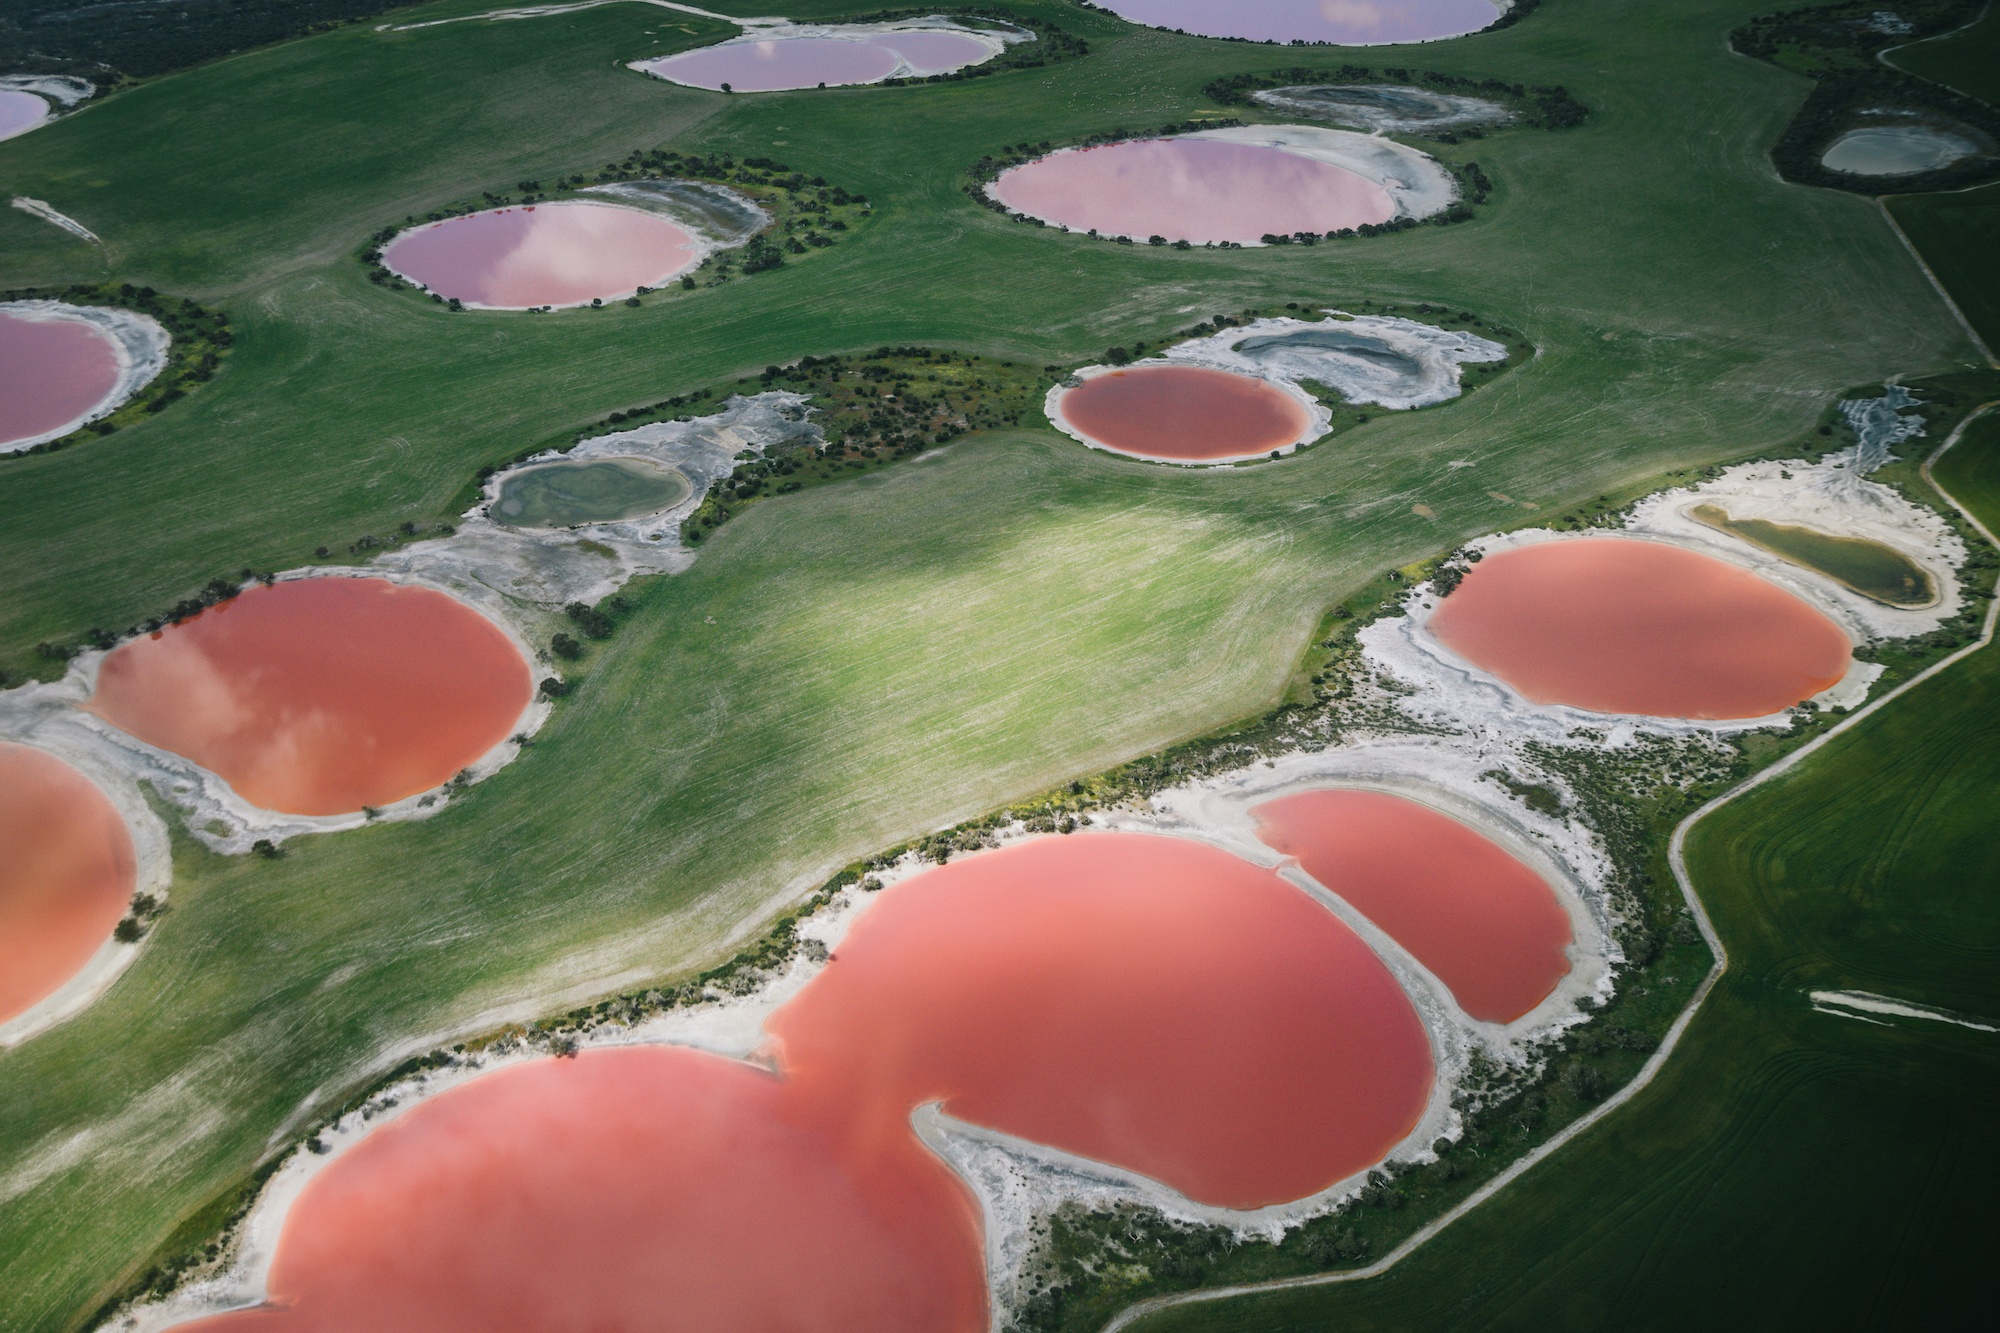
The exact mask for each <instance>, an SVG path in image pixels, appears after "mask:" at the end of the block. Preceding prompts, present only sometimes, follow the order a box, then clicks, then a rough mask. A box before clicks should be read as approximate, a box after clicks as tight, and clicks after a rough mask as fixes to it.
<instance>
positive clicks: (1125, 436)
mask: <svg viewBox="0 0 2000 1333" xmlns="http://www.w3.org/2000/svg"><path fill="white" fill-rule="evenodd" d="M1056 410H1057V411H1058V412H1059V413H1060V414H1061V416H1062V419H1063V420H1064V421H1065V422H1067V423H1068V424H1069V425H1070V426H1071V427H1072V428H1074V429H1075V430H1076V431H1077V432H1079V433H1080V434H1082V435H1084V436H1085V437H1087V438H1088V439H1089V440H1090V441H1091V442H1092V443H1094V444H1098V445H1101V446H1102V447H1104V448H1106V449H1110V450H1114V451H1115V452H1117V453H1121V454H1130V455H1132V456H1133V457H1135V458H1150V459H1155V460H1158V461H1163V462H1175V463H1221V462H1228V461H1230V460H1232V459H1243V458H1257V457H1261V456H1263V455H1266V454H1268V453H1270V452H1271V451H1272V450H1273V449H1283V448H1285V447H1287V446H1289V445H1292V444H1295V443H1297V442H1298V441H1299V438H1300V437H1301V436H1303V435H1304V434H1305V433H1306V431H1307V429H1308V428H1309V427H1310V426H1311V424H1312V418H1311V416H1310V415H1309V414H1308V413H1307V411H1306V408H1305V405H1304V404H1303V403H1301V402H1299V401H1298V399H1296V398H1294V397H1292V395H1290V394H1288V393H1286V392H1285V391H1284V390H1283V389H1280V388H1278V387H1277V386H1276V385H1275V384H1272V383H1270V382H1269V381H1267V380H1261V379H1258V378H1257V377H1256V376H1254V375H1238V374H1236V373H1234V372H1232V371H1227V370H1211V369H1209V368H1207V367H1205V366H1173V365H1155V366H1134V367H1133V368H1131V369H1130V370H1113V371H1109V372H1106V373H1104V374H1099V375H1093V376H1091V377H1090V378H1089V379H1086V380H1084V381H1083V383H1082V384H1080V385H1078V386H1077V387H1076V388H1074V389H1068V390H1065V391H1064V392H1063V394H1062V397H1061V398H1060V399H1059V400H1058V401H1057V405H1056Z"/></svg>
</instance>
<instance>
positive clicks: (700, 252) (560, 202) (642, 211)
mask: <svg viewBox="0 0 2000 1333" xmlns="http://www.w3.org/2000/svg"><path fill="white" fill-rule="evenodd" d="M538 208H615V209H618V210H620V211H621V212H626V213H637V214H639V215H640V216H642V217H648V218H652V219H654V220H655V221H658V222H664V223H666V224H667V225H668V226H670V227H672V228H673V229H674V230H675V231H678V232H680V233H681V235H683V236H685V237H687V244H686V245H684V246H681V247H679V248H680V249H683V250H686V251H687V252H688V253H689V254H690V255H691V256H692V258H690V259H689V260H688V262H687V263H685V264H683V265H681V266H680V267H679V268H677V269H674V270H672V271H671V272H668V273H662V274H660V275H659V276H658V277H657V278H654V279H653V281H652V282H648V283H641V284H638V285H637V286H632V287H627V288H624V289H623V290H621V291H615V292H605V293H604V294H603V295H601V296H598V297H595V298H591V297H585V298H584V299H583V300H581V301H553V302H551V301H543V302H540V303H539V304H536V305H487V304H486V303H484V302H482V301H466V300H460V301H459V304H460V305H462V306H464V307H465V308H466V309H467V310H541V309H544V308H546V309H550V310H575V309H578V308H580V307H583V306H587V305H589V304H590V302H591V300H592V299H595V300H598V301H622V300H624V299H625V298H626V297H628V296H637V295H638V294H639V287H640V286H644V287H646V288H648V289H652V288H654V287H655V286H656V285H657V284H659V283H663V282H665V281H667V280H668V279H669V278H677V277H679V276H680V275H681V274H683V273H691V272H693V271H694V270H695V269H697V268H699V267H700V266H701V261H702V260H704V259H706V258H708V256H709V255H711V254H713V253H714V252H715V251H717V250H722V249H728V248H729V247H727V246H720V245H717V244H715V243H714V242H713V241H711V240H709V239H708V238H707V237H706V236H704V235H702V234H701V233H700V232H699V231H697V230H694V229H691V228H688V227H684V226H682V225H681V223H680V221H679V219H677V218H671V217H668V216H666V213H665V210H663V209H658V208H640V207H638V206H636V205H634V204H626V203H618V202H615V201H614V200H610V199H548V200H543V201H541V202H539V203H533V204H506V205H503V206H501V207H498V208H481V209H477V210H475V211H474V212H471V213H460V214H458V215H457V216H456V217H448V218H439V219H438V220H437V221H436V222H419V223H417V224H415V225H414V226H409V227H405V228H403V230H401V231H399V232H397V233H396V236H395V239H394V240H391V241H389V242H388V243H387V244H385V245H383V246H382V260H381V263H382V267H383V268H386V269H388V270H389V271H390V272H391V273H393V274H395V275H396V276H397V277H399V278H401V279H402V280H403V281H404V282H407V283H409V284H410V285H411V286H413V287H415V288H416V289H417V290H418V291H421V292H425V293H430V291H431V289H430V287H429V286H428V285H427V284H426V283H425V282H424V280H423V279H422V278H417V277H412V276H411V275H410V274H408V273H405V272H403V270H401V269H399V268H397V267H396V266H395V265H394V264H391V263H390V262H389V249H390V247H391V246H393V245H395V244H396V242H397V241H400V240H402V239H403V238H404V237H405V236H414V235H416V234H417V233H418V232H422V231H433V230H435V229H437V228H439V227H448V226H450V225H451V224H452V223H454V222H463V221H464V220H465V219H467V218H476V217H480V216H483V215H484V214H487V213H509V212H514V211H516V210H521V211H527V212H532V211H533V210H535V209H538ZM439 295H442V293H439ZM447 299H449V298H447Z"/></svg>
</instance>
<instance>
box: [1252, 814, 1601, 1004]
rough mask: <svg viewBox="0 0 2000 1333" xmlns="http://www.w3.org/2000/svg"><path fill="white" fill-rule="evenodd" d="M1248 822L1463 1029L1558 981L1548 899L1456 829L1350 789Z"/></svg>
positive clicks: (1529, 879)
mask: <svg viewBox="0 0 2000 1333" xmlns="http://www.w3.org/2000/svg"><path fill="white" fill-rule="evenodd" d="M1251 814H1252V816H1253V817H1254V818H1255V819H1256V821H1257V836H1258V837H1260V838H1262V839H1263V840H1264V841H1265V842H1266V843H1268V844H1270V846H1271V847H1272V849H1273V850H1275V851H1279V852H1283V853H1284V854H1285V855H1287V856H1290V857H1295V858H1296V859H1297V860H1298V862H1299V865H1300V866H1301V867H1302V868H1303V869H1304V870H1305V872H1306V873H1307V874H1308V875H1311V876H1312V877H1313V878H1314V879H1316V880H1318V881H1319V882H1320V884H1322V885H1323V886H1325V887H1326V888H1327V889H1328V890H1330V891H1331V892H1333V893H1337V894H1339V895H1340V896H1341V897H1342V898H1344V899H1346V900H1347V901H1348V902H1349V903H1350V904H1352V905H1353V906H1354V908H1355V910H1356V911H1358V912H1360V913H1361V914H1362V915H1363V916H1365V917H1367V918H1368V919H1369V920H1370V921H1373V922H1374V923H1375V924H1376V925H1378V926H1380V927H1381V928H1382V929H1383V930H1384V931H1386V932H1387V933H1388V934H1389V936H1390V937H1391V938H1392V939H1394V940H1395V941H1396V943H1398V944H1400V945H1402V946H1403V947H1404V948H1405V949H1408V950H1409V951H1410V953H1411V954H1412V955H1414V956H1415V958H1416V960H1417V961H1418V962H1420V963H1422V964H1423V965H1424V966H1425V967H1426V968H1428V969H1429V970H1430V972H1431V974H1432V975H1433V976H1435V977H1437V978H1438V980H1440V981H1442V982H1444V984H1445V986H1446V987H1447V988H1449V989H1450V991H1451V993H1452V997H1453V998H1454V999H1456V1000H1457V1001H1458V1005H1459V1008H1461V1009H1463V1010H1465V1012H1466V1013H1467V1014H1469V1015H1470V1016H1472V1017H1473V1018H1477V1019H1480V1020H1482V1021H1484V1022H1489V1023H1510V1022H1512V1021H1513V1020H1515V1019H1517V1018H1519V1017H1521V1016H1522V1015H1523V1014H1526V1013H1527V1012H1528V1011H1529V1010H1531V1009H1533V1008H1534V1007H1535V1006H1536V1005H1538V1004H1540V1003H1541V1002H1542V1001H1543V1000H1545V999H1547V998H1548V996H1549V994H1550V992H1552V991H1554V990H1555V988H1556V985H1557V983H1559V982H1560V981H1561V980H1562V979H1563V977H1565V976H1566V975H1568V973H1569V969H1570V963H1569V956H1568V954H1567V953H1566V952H1565V951H1566V950H1567V948H1568V946H1569V943H1570V940H1571V938H1572V932H1571V930H1570V921H1569V914H1568V913H1567V912H1565V911H1564V910H1563V906H1562V903H1561V902H1560V901H1559V900H1558V899H1557V898H1556V894H1555V890H1554V889H1552V888H1550V887H1549V884H1548V881H1546V880H1544V879H1543V878H1542V877H1541V876H1540V875H1538V874H1536V873H1535V872H1534V871H1533V870H1531V869H1529V868H1528V867H1527V866H1526V865H1523V864H1522V863H1521V862H1520V861H1518V860H1516V859H1515V858H1514V857H1513V856H1512V855H1510V854H1509V853H1508V852H1507V850H1506V849H1505V848H1503V847H1501V846H1500V845H1499V844H1498V843H1495V842H1494V841H1492V840H1491V839H1490V838H1487V837H1485V836H1484V835H1482V834H1480V833H1478V832H1476V831H1474V830H1473V829H1471V828H1469V827H1467V826H1466V825H1464V824H1461V823H1459V822H1458V821H1457V820H1456V819H1453V818H1451V817H1450V816H1448V815H1444V814H1441V813H1439V812H1438V811H1436V810H1433V809H1431V808H1430V807H1429V806H1427V805H1424V804H1422V803H1420V802H1417V801H1412V800H1409V799H1407V798H1405V797H1402V796H1392V795H1390V794H1389V793H1387V792H1379V791H1362V790H1357V789H1354V788H1330V789H1327V790H1324V791H1308V792H1300V793H1298V794H1297V795H1293V796H1285V797H1280V798H1279V799H1278V800H1275V801H1266V802H1265V803H1264V804H1262V805H1260V806H1257V807H1256V808H1255V809H1253V810H1252V811H1251Z"/></svg>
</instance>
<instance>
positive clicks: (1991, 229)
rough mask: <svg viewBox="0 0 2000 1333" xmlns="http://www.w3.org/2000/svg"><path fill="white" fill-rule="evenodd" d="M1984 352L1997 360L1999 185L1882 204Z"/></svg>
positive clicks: (1897, 198)
mask: <svg viewBox="0 0 2000 1333" xmlns="http://www.w3.org/2000/svg"><path fill="white" fill-rule="evenodd" d="M1883 204H1884V206H1885V207H1887V208H1888V210H1889V212H1890V213H1891V214H1893V215H1894V216H1895V219H1896V224H1897V225H1898V226H1900V227H1901V228H1902V229H1903V234H1904V235H1905V236H1908V237H1909V238H1910V244H1912V245H1914V246H1916V248H1917V253H1918V254H1921V255H1922V256H1923V257H1924V263H1926V264H1928V265H1929V266H1930V270H1931V272H1932V273H1934V274H1936V275H1937V280H1938V281H1939V282H1940V283H1942V284H1943V285H1944V289H1945V290H1946V291H1947V292H1950V293H1951V299H1952V301H1953V302H1954V303H1955V304H1956V305H1957V306H1958V308H1959V310H1960V312H1961V313H1963V314H1964V315H1965V319H1966V322H1967V323H1969V324H1971V325H1972V327H1973V328H1975V329H1977V330H1978V331H1979V336H1980V338H1981V339H1982V340H1983V341H1984V342H1985V344H1986V347H1987V350H1988V351H1989V352H1991V353H1992V354H1993V355H1995V356H2000V265H1996V264H1995V263H1994V262H1993V257H1994V256H1995V255H2000V184H1993V185H1985V186H1981V187H1980V188H1979V189H1976V190H1966V191H1964V192H1962V193H1958V194H1907V195H1896V196H1894V197H1892V198H1889V199H1885V200H1883Z"/></svg>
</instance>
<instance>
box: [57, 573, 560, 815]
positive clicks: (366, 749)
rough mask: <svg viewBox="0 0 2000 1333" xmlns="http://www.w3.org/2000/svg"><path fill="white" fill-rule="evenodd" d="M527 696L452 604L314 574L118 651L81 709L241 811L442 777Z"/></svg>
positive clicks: (490, 642) (368, 802)
mask: <svg viewBox="0 0 2000 1333" xmlns="http://www.w3.org/2000/svg"><path fill="white" fill-rule="evenodd" d="M532 692H533V681H532V679H531V677H530V674H529V670H528V663H527V662H526V661H524V660H523V659H522V657H521V654H520V652H519V650H518V649H516V648H515V646H514V644H513V641H512V640H510V639H509V638H508V637H507V635H506V633H505V632H504V631H502V630H501V629H500V627H499V626H498V625H495V624H494V623H493V622H492V621H490V620H488V619H487V618H486V617H485V616H483V615H481V614H479V613H478V612H477V611H475V610H473V609H472V608H471V607H469V606H467V605H465V604H464V603H463V602H460V601H458V600H457V599H456V598H453V597H448V596H446V595H445V594H444V593H441V592H436V591H433V590H432V589H429V588H417V587H406V586H402V585H399V584H395V583H390V582H388V581H387V580H385V579H373V578H318V579H296V580H290V581H287V582H284V583H277V584H273V585H272V586H270V587H265V588H252V589H250V590H249V591H248V592H245V593H243V594H242V595H241V596H239V597H236V598H233V599H232V600H230V601H227V602H224V603H222V604H221V605H219V606H215V607H211V608H209V609H208V610H206V611H203V612H202V613H200V614H199V615H197V616H194V617H193V618H192V619H189V620H184V621H181V622H180V623H178V624H175V625H170V626H168V627H167V628H165V629H163V630H159V631H156V632H155V633H153V634H151V635H149V636H146V637H144V638H140V639H135V640H133V641H131V642H128V643H125V644H122V645H120V646H119V647H118V648H116V649H114V650H113V651H112V652H111V653H110V655H109V656H107V657H106V658H105V659H104V664H103V666H102V667H101V668H100V669H99V671H98V677H97V691H96V693H95V694H94V695H93V696H92V698H91V700H90V703H89V704H88V705H87V706H88V708H89V709H90V711H91V712H93V713H96V714H97V715H98V716H99V717H102V718H104V719H105V720H106V721H107V722H110V723H112V724H113V725H115V726H118V727H122V728H124V729H125V730H126V731H128V732H130V733H131V734H132V735H134V736H137V737H138V738H139V739H140V740H142V741H145V742H146V743H147V744H149V745H156V746H158V747H159V748H161V749H163V750H171V751H172V752H173V753H175V754H178V755H182V756H185V757H186V758H188V759H191V760H193V761H194V762H195V763H197V764H200V765H201V766H202V767H204V768H206V769H208V770H209V771H210V772H212V773H214V774H216V775H217V776H219V777H221V778H222V779H223V780H224V781H225V782H227V783H228V784H229V785H230V786H231V787H232V788H233V789H234V790H235V791H236V793H237V794H238V795H239V796H241V797H242V798H243V799H244V800H246V801H248V802H250V803H251V804H252V805H255V806H260V807H262V808H264V809H266V810H278V811H283V812H284V813H287V814H298V815H337V814H347V813H350V812H352V811H355V810H360V809H362V808H363V807H365V806H382V805H387V804H389V803H390V802H391V801H396V800H400V799H401V798H403V797H405V796H413V795H415V794H416V793H418V792H421V791H428V790H429V789H430V788H432V787H435V786H437V785H438V784H440V783H442V782H444V781H446V780H447V779H449V778H450V777H451V776H452V775H453V774H455V773H457V772H458V771H459V770H460V769H462V768H465V767H466V766H467V765H469V764H472V763H474V762H475V761H477V760H478V759H479V758H480V756H482V755H484V754H485V753H486V752H487V751H488V750H490V749H492V748H493V747H494V746H495V745H498V744H499V743H500V742H501V741H503V740H505V739H507V737H508V736H509V735H510V734H511V733H512V731H513V729H514V727H515V725H516V724H517V723H518V722H519V721H520V718H521V714H522V712H523V710H525V709H526V708H527V706H528V703H529V700H530V698H531V696H532Z"/></svg>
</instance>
